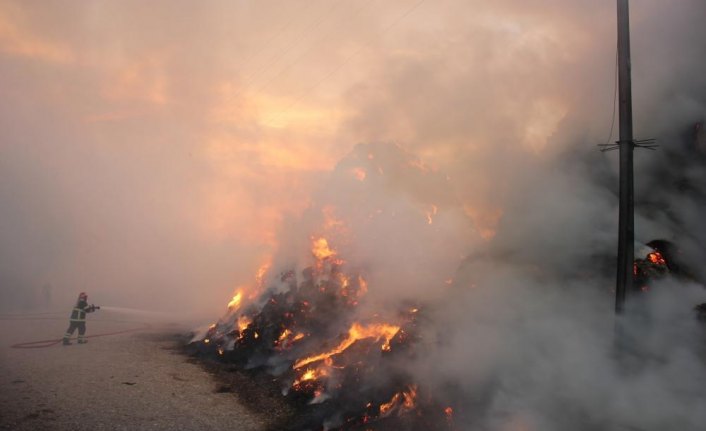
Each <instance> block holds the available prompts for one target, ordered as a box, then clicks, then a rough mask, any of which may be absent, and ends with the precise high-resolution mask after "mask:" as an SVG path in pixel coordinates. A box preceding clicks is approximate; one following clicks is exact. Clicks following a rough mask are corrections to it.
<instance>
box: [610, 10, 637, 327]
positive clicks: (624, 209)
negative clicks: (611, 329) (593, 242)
mask: <svg viewBox="0 0 706 431" xmlns="http://www.w3.org/2000/svg"><path fill="white" fill-rule="evenodd" d="M617 1H618V88H619V91H618V94H619V104H620V110H619V113H620V114H619V115H620V140H619V141H618V147H619V149H620V163H619V165H620V179H619V182H620V215H619V222H618V278H617V285H616V289H615V313H616V314H618V315H620V314H622V313H623V311H624V308H625V298H626V297H627V295H628V294H629V293H630V292H631V291H632V284H633V262H634V260H635V256H634V255H635V249H634V247H635V245H634V242H635V215H634V185H633V149H634V146H635V142H634V141H633V135H632V85H631V82H630V19H629V11H628V0H617Z"/></svg>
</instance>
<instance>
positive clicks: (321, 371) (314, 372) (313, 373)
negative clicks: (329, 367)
mask: <svg viewBox="0 0 706 431" xmlns="http://www.w3.org/2000/svg"><path fill="white" fill-rule="evenodd" d="M327 375H328V372H327V371H326V369H325V368H315V369H310V368H309V369H307V370H306V371H305V372H304V374H302V375H301V377H299V378H298V379H296V380H295V381H294V383H292V386H294V387H296V386H300V385H301V384H302V383H303V382H307V381H312V380H318V379H320V378H321V377H325V376H327Z"/></svg>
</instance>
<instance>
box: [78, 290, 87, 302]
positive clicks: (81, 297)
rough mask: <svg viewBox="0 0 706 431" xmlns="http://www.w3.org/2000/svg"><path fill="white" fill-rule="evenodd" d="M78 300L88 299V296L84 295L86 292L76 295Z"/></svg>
mask: <svg viewBox="0 0 706 431" xmlns="http://www.w3.org/2000/svg"><path fill="white" fill-rule="evenodd" d="M78 299H83V300H84V301H85V300H86V299H88V295H86V292H81V293H79V294H78Z"/></svg>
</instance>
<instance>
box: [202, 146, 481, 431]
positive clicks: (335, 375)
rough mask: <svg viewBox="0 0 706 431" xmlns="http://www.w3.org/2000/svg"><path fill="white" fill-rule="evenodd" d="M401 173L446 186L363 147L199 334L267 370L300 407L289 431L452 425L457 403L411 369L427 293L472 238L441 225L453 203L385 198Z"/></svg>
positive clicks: (238, 361)
mask: <svg viewBox="0 0 706 431" xmlns="http://www.w3.org/2000/svg"><path fill="white" fill-rule="evenodd" d="M400 177H404V178H406V179H407V180H408V181H409V182H410V183H413V184H422V185H424V184H433V185H435V187H436V186H438V188H439V189H441V188H444V187H447V184H448V180H447V179H446V177H445V176H444V175H441V174H440V173H437V172H433V171H432V170H431V169H429V168H428V167H427V166H425V165H424V164H423V163H421V162H420V161H419V160H418V159H417V158H415V157H413V156H411V155H410V154H409V153H407V152H405V151H404V150H402V149H401V148H399V147H397V146H388V145H360V146H358V147H357V148H356V149H355V150H354V151H353V153H351V154H350V155H349V156H348V157H347V158H345V159H344V160H342V161H341V163H340V164H339V166H338V167H337V169H336V170H335V172H334V173H333V175H332V177H331V178H330V181H331V182H332V183H333V184H331V187H329V188H326V189H324V190H323V191H322V192H321V194H320V195H319V196H318V201H317V202H316V203H315V204H313V205H312V207H311V209H310V210H309V212H308V213H306V214H305V215H304V216H303V217H301V220H303V221H297V222H296V223H298V224H297V225H296V226H295V227H290V228H289V229H288V230H287V231H286V232H285V233H284V234H282V235H280V237H283V238H281V239H282V244H280V247H279V249H278V251H277V252H276V253H275V255H274V260H273V258H271V257H268V258H266V259H265V260H266V263H265V264H263V265H262V267H261V268H260V269H259V270H258V271H257V274H256V276H255V279H254V282H253V283H251V284H249V285H247V286H245V287H240V288H238V289H237V290H236V291H235V294H234V296H233V299H232V300H231V301H230V303H229V304H228V310H227V313H226V315H225V316H223V317H222V318H221V319H220V320H219V321H218V322H216V323H214V324H213V325H211V326H210V328H209V329H208V330H207V332H206V333H205V334H200V336H199V337H198V338H197V339H195V340H194V341H195V342H194V345H195V346H197V347H198V349H199V351H200V352H201V353H202V354H205V355H207V356H209V357H214V358H217V359H218V360H219V361H222V362H225V363H228V364H233V365H234V366H236V367H238V369H241V370H249V372H250V373H258V374H260V375H267V376H271V378H270V380H271V381H273V382H274V384H275V385H276V386H277V389H278V390H279V391H281V393H282V395H283V396H284V398H285V399H286V400H287V401H288V402H289V403H291V404H292V405H293V406H294V407H295V409H296V410H297V411H298V414H297V415H296V418H295V419H293V420H292V421H290V422H289V423H288V424H287V427H288V429H292V430H318V429H361V430H362V429H365V430H372V429H401V430H428V429H437V430H444V429H453V428H454V415H455V412H454V409H455V408H456V407H455V406H453V405H449V404H444V403H441V402H439V401H437V400H438V399H439V398H438V397H436V396H434V394H432V390H431V389H429V388H427V387H426V386H425V385H424V384H422V383H420V382H419V381H418V379H417V378H415V375H414V372H413V371H410V367H409V366H408V365H409V364H410V363H411V362H413V361H414V360H415V358H416V356H417V355H418V354H419V349H420V343H419V342H420V340H421V337H422V335H421V330H420V329H421V326H424V325H423V323H424V320H425V317H424V316H425V308H424V307H425V306H424V305H423V303H422V302H420V301H429V299H430V298H431V297H432V296H433V294H432V293H431V292H441V293H442V294H443V291H444V290H445V289H448V288H449V284H450V276H451V275H452V274H453V273H454V271H455V269H456V268H457V267H458V265H459V263H460V261H461V258H462V256H461V253H462V250H463V249H465V248H466V247H467V238H466V237H464V236H463V234H459V232H458V229H457V228H456V225H455V224H454V226H453V228H451V227H450V226H444V220H443V219H442V217H448V220H452V221H453V223H455V222H456V220H457V219H456V218H453V217H455V216H454V215H452V214H451V213H452V212H453V210H448V209H447V210H445V212H443V214H442V213H441V211H439V208H438V207H437V206H436V205H434V204H433V203H432V202H430V201H428V200H427V201H425V199H424V197H420V196H415V197H414V199H407V200H405V199H399V198H395V199H390V196H393V195H394V194H393V193H390V190H391V189H392V188H396V187H398V184H397V183H396V182H395V179H396V178H400ZM419 190H424V187H419V188H417V189H416V191H415V193H419ZM397 192H398V191H395V193H397ZM439 195H440V193H436V192H435V193H434V196H436V197H437V198H438V197H439ZM456 210H457V211H463V210H462V209H461V207H460V206H458V207H457V208H456ZM341 214H345V219H342V218H341V216H340V215H341ZM437 218H440V219H441V220H440V221H439V220H436V219H437ZM447 224H450V223H447ZM300 232H301V233H302V234H301V235H300ZM304 232H307V233H308V235H307V236H304V234H303V233H304ZM409 232H414V233H415V235H414V236H412V235H409ZM298 235H300V236H298ZM291 236H294V238H290V237H291ZM380 236H384V237H385V239H386V240H385V242H384V243H379V242H378V241H375V240H374V239H373V238H375V237H380ZM288 253H289V254H288ZM292 254H293V255H296V256H294V257H293V256H292ZM283 255H285V256H283ZM422 264H424V265H426V266H429V267H432V266H433V267H434V271H430V270H428V269H425V268H421V266H422ZM380 268H384V270H379V271H377V272H376V271H375V269H380ZM393 291H396V292H398V295H395V296H394V297H392V295H391V292H393ZM381 292H384V295H381V294H380V293H381ZM421 293H425V295H422V294H421ZM427 329H428V328H427Z"/></svg>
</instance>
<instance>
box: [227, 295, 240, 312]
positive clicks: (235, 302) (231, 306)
mask: <svg viewBox="0 0 706 431" xmlns="http://www.w3.org/2000/svg"><path fill="white" fill-rule="evenodd" d="M242 299H243V292H242V291H241V292H238V293H236V294H235V295H233V299H231V300H230V302H229V303H228V310H237V309H238V307H240V301H241V300H242Z"/></svg>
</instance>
